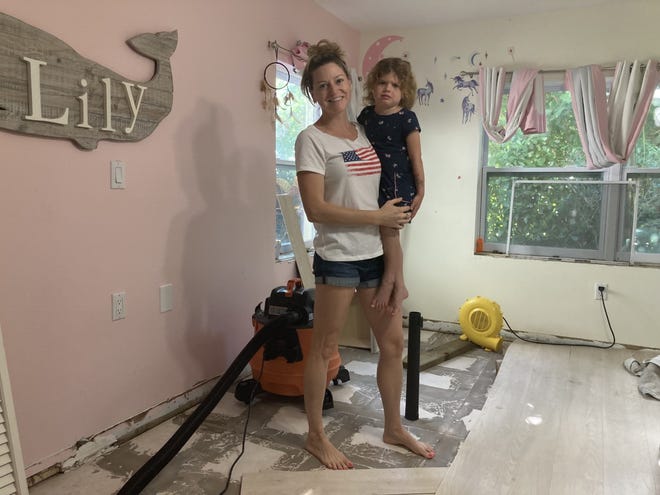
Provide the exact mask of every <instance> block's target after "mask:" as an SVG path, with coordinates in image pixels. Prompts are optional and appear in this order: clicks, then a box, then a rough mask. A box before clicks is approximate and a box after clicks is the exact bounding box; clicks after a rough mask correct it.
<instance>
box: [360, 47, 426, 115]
mask: <svg viewBox="0 0 660 495" xmlns="http://www.w3.org/2000/svg"><path fill="white" fill-rule="evenodd" d="M389 73H393V74H395V75H396V77H397V78H398V79H399V86H400V87H401V106H402V107H403V108H407V109H411V108H412V107H413V105H414V104H415V96H416V94H417V81H415V76H414V74H413V72H412V68H411V66H410V62H408V61H407V60H404V59H402V58H398V57H389V58H383V59H381V60H379V61H378V63H377V64H376V65H374V67H373V69H371V70H370V71H369V74H368V75H367V80H366V82H365V83H364V92H365V96H364V103H366V104H367V105H373V104H374V95H373V91H374V89H375V88H376V85H377V84H378V81H379V80H380V78H381V77H383V76H386V75H387V74H389Z"/></svg>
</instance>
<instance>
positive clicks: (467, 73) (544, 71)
mask: <svg viewBox="0 0 660 495" xmlns="http://www.w3.org/2000/svg"><path fill="white" fill-rule="evenodd" d="M656 67H657V69H658V70H660V62H658V63H657V65H656ZM640 68H642V69H645V68H646V64H641V65H640ZM601 69H603V70H606V71H613V70H615V69H616V66H603V67H601ZM567 70H569V69H539V72H540V73H541V74H562V73H564V72H566V71H567ZM505 72H506V73H512V72H513V70H506V69H505ZM459 74H460V75H461V76H470V77H474V76H476V75H478V74H479V72H478V71H477V72H471V71H461V72H460V73H459Z"/></svg>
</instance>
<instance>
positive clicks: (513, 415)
mask: <svg viewBox="0 0 660 495" xmlns="http://www.w3.org/2000/svg"><path fill="white" fill-rule="evenodd" d="M659 352H660V351H657V350H640V351H632V350H629V349H625V348H613V349H594V348H587V347H579V346H551V345H541V344H530V343H526V342H521V341H516V342H514V343H513V344H511V346H510V347H509V349H508V350H507V353H506V355H505V357H504V361H503V363H502V366H501V368H500V371H499V374H498V376H497V378H496V380H495V383H494V384H493V386H492V388H491V390H490V392H489V396H488V399H487V401H486V404H485V405H484V408H483V413H482V415H481V418H480V420H479V421H478V422H477V423H476V424H475V425H474V427H473V428H472V430H471V431H470V433H469V435H468V437H467V439H466V440H465V442H464V443H463V444H462V445H461V447H460V448H459V451H458V454H457V456H456V458H455V459H454V461H453V463H452V464H451V466H450V468H449V471H448V472H447V473H446V475H445V477H444V481H443V482H442V483H441V485H440V487H439V488H438V490H437V491H436V494H438V495H481V494H485V493H488V494H489V495H490V494H512V495H518V494H534V495H545V494H547V495H569V494H570V495H582V494H584V495H599V494H603V495H605V494H607V495H610V494H611V495H615V494H616V495H623V494H625V495H654V494H659V493H660V481H659V480H660V466H659V464H658V461H659V459H658V455H659V451H658V449H659V448H660V401H657V400H654V399H648V398H644V397H643V396H642V395H641V394H640V393H639V391H638V390H637V377H635V376H634V375H632V374H630V373H628V372H627V371H626V370H625V369H624V368H623V361H624V360H625V359H626V358H628V357H631V356H635V357H637V358H638V359H640V360H642V359H648V358H650V357H653V356H654V355H657V354H658V353H659Z"/></svg>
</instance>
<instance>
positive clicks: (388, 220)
mask: <svg viewBox="0 0 660 495" xmlns="http://www.w3.org/2000/svg"><path fill="white" fill-rule="evenodd" d="M298 187H299V189H300V197H301V198H302V202H303V207H304V208H305V214H306V215H307V219H308V220H309V221H310V222H315V223H325V224H335V225H379V226H385V227H390V228H393V229H401V228H403V226H404V225H405V224H406V223H408V222H409V221H410V218H411V217H410V214H409V213H408V210H409V208H408V207H398V206H395V205H396V203H398V202H399V201H401V198H395V199H392V200H390V201H388V202H387V203H385V204H384V205H383V206H382V208H380V209H379V210H354V209H352V208H345V207H343V206H339V205H335V204H332V203H329V202H327V201H325V198H324V194H323V193H324V177H323V176H322V175H321V174H317V173H314V172H298Z"/></svg>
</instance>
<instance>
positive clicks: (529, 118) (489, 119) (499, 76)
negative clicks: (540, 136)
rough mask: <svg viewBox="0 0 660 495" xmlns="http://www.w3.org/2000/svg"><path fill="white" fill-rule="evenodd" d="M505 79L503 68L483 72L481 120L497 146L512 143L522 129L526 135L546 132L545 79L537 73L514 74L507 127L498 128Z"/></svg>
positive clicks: (532, 70) (508, 106) (531, 70)
mask: <svg viewBox="0 0 660 495" xmlns="http://www.w3.org/2000/svg"><path fill="white" fill-rule="evenodd" d="M505 77H506V72H505V71H504V68H503V67H500V68H486V67H481V68H480V69H479V85H480V86H481V95H480V101H481V107H480V110H481V120H482V124H483V126H484V130H485V131H486V134H488V137H489V138H490V139H491V140H493V141H495V142H497V143H503V142H506V141H508V140H509V139H511V138H512V137H513V136H514V134H515V133H516V131H517V130H518V128H520V129H521V130H522V132H523V133H524V134H537V133H543V132H545V130H546V126H545V93H544V89H543V76H542V75H541V74H540V73H539V71H538V70H536V69H520V70H516V71H514V72H513V76H512V79H511V88H510V90H509V101H508V103H507V106H506V123H505V125H504V126H502V125H499V124H498V121H499V118H500V112H501V111H502V94H503V93H504V81H505Z"/></svg>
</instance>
